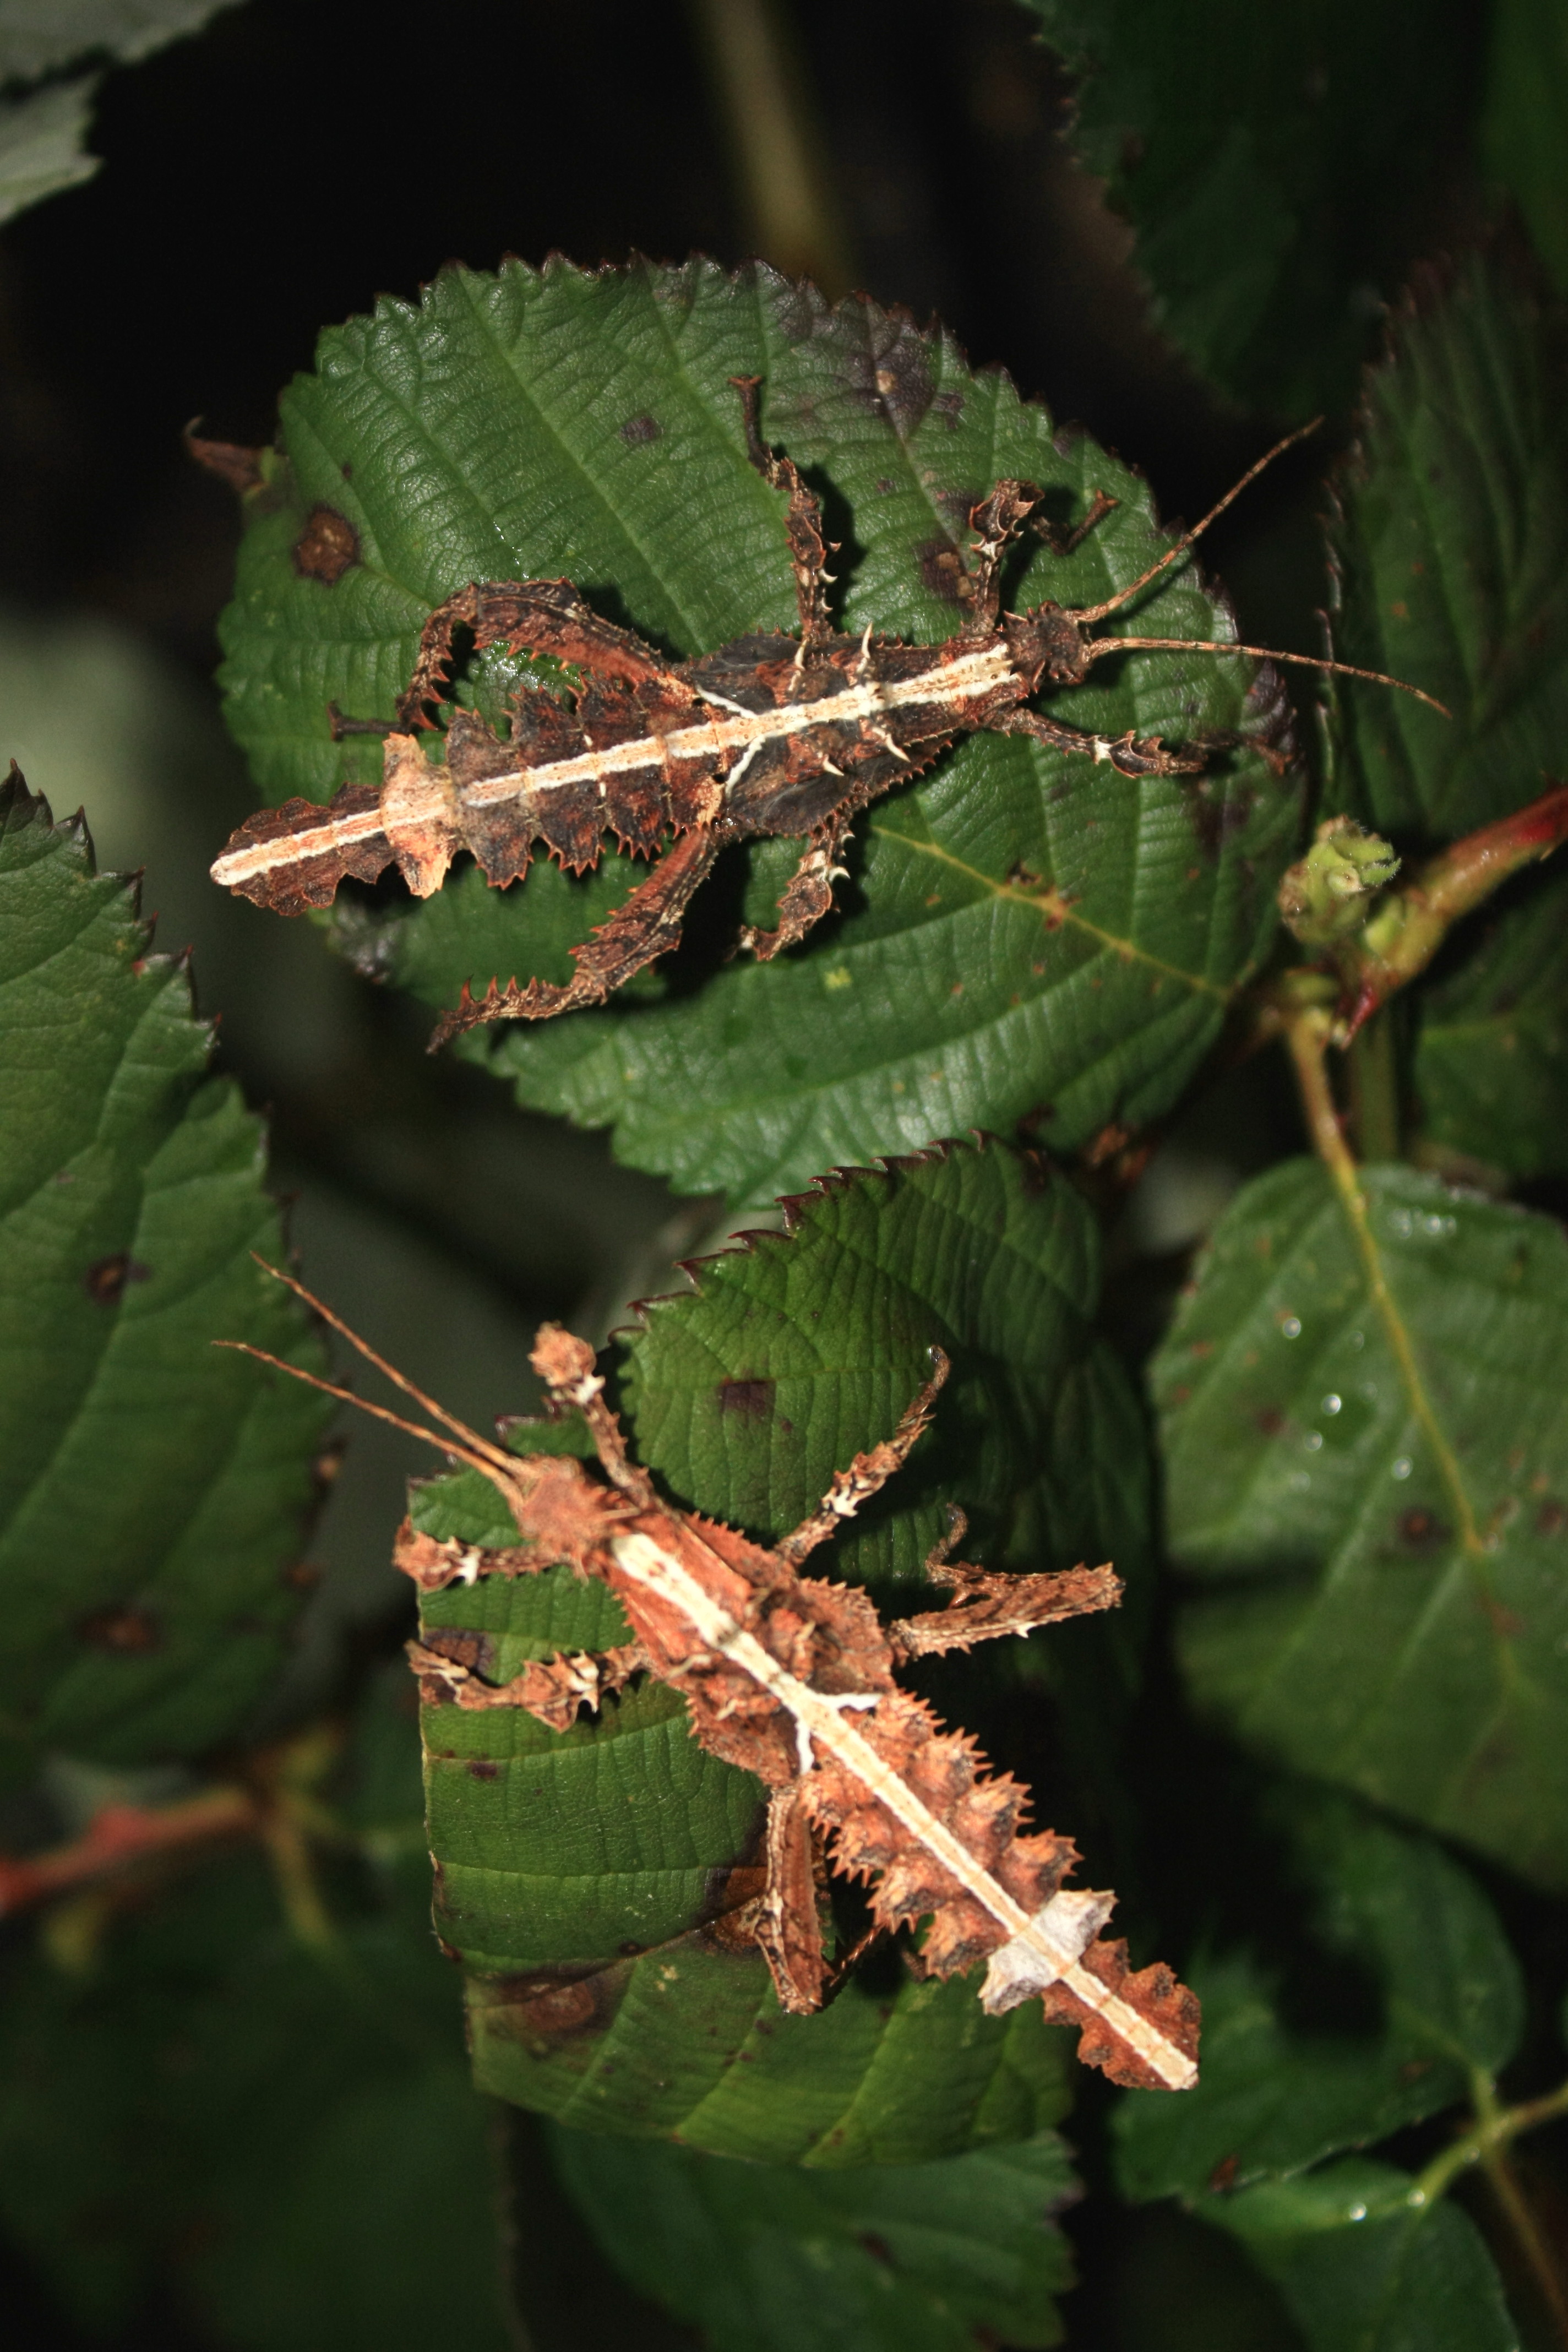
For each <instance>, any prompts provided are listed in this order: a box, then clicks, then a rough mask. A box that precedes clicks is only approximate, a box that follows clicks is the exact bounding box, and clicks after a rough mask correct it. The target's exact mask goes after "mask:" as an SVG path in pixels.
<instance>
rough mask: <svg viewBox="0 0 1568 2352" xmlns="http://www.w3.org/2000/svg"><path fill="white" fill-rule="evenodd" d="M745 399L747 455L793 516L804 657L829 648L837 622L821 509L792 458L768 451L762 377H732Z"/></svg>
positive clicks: (788, 528) (790, 525)
mask: <svg viewBox="0 0 1568 2352" xmlns="http://www.w3.org/2000/svg"><path fill="white" fill-rule="evenodd" d="M730 381H731V383H732V384H733V385H734V387H735V389H736V391H737V392H738V393H739V394H740V395H741V410H742V415H743V417H744V419H745V425H746V455H747V457H749V458H750V459H751V461H752V465H753V466H754V467H756V469H757V471H758V473H759V474H761V476H762V478H763V481H764V482H766V483H767V485H768V487H769V488H770V489H774V490H787V491H788V493H789V514H788V517H787V519H786V520H785V523H784V530H785V533H786V535H787V537H788V540H789V552H790V561H791V562H792V563H793V564H794V566H795V603H796V604H797V606H798V607H799V611H800V642H801V651H802V653H803V654H804V653H805V649H806V647H807V646H818V645H824V644H826V641H827V639H828V638H829V637H831V636H832V635H833V622H832V618H831V616H830V614H829V613H828V610H827V590H828V587H829V585H830V584H831V582H832V579H833V574H832V572H829V571H828V569H827V558H828V554H829V552H830V551H829V548H828V545H827V542H826V540H825V539H824V538H823V536H822V509H821V507H820V506H819V505H818V503H817V500H816V494H815V493H814V492H813V491H811V490H808V489H807V488H806V487H805V483H804V482H803V481H802V480H801V478H800V474H799V470H798V468H797V467H795V465H794V464H793V463H792V462H791V460H790V459H789V458H788V457H781V456H780V455H779V454H778V452H777V451H776V450H774V449H770V448H769V447H768V445H767V443H766V442H765V441H764V440H763V434H762V424H761V418H760V413H759V407H758V394H759V392H760V391H761V388H762V381H763V379H762V377H761V376H760V375H732V376H731V378H730Z"/></svg>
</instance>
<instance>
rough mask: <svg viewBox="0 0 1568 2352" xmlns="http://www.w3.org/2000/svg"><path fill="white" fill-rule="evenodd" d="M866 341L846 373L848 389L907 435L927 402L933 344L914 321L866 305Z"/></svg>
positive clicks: (903, 437)
mask: <svg viewBox="0 0 1568 2352" xmlns="http://www.w3.org/2000/svg"><path fill="white" fill-rule="evenodd" d="M865 317H866V325H867V329H868V336H867V345H866V348H865V349H864V350H863V351H860V352H855V353H854V354H853V355H852V357H851V359H850V361H849V363H848V366H847V369H846V371H845V373H846V376H847V381H848V386H849V390H850V391H851V392H852V393H854V394H856V395H857V396H858V398H859V399H860V400H861V401H862V402H863V403H864V404H865V405H866V406H867V407H868V409H870V410H871V411H872V412H873V413H876V412H878V411H880V413H881V414H882V415H885V416H886V417H887V418H888V421H889V424H890V425H892V426H893V429H894V431H895V432H896V433H898V435H899V436H900V438H901V439H908V437H909V436H910V434H912V433H913V432H914V431H915V429H916V427H917V426H918V425H919V424H920V421H921V417H922V416H924V415H925V413H926V411H927V409H928V408H929V407H930V406H931V347H930V345H929V344H928V343H927V341H926V339H925V337H924V336H923V335H922V334H921V331H920V329H919V328H918V327H917V326H916V325H915V323H914V320H912V319H910V318H907V317H906V318H899V317H897V316H896V315H895V316H889V314H888V313H887V312H885V311H882V312H879V311H878V310H877V309H876V308H875V306H874V305H872V304H869V303H868V305H867V306H866V312H865Z"/></svg>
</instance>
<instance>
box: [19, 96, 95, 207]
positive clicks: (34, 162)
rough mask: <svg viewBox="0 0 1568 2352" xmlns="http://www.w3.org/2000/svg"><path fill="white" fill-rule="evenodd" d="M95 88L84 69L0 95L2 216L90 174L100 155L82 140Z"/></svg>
mask: <svg viewBox="0 0 1568 2352" xmlns="http://www.w3.org/2000/svg"><path fill="white" fill-rule="evenodd" d="M97 89H98V77H97V75H96V74H83V75H82V76H81V77H80V78H79V79H77V80H76V81H63V82H55V83H53V84H51V86H50V87H49V88H48V89H38V90H29V91H28V92H26V94H25V95H24V96H22V97H20V98H4V99H0V221H6V220H9V219H10V218H11V216H12V215H13V214H14V213H22V212H26V210H27V207H28V206H29V205H39V204H42V203H43V201H44V198H45V197H46V196H54V195H58V194H59V193H60V191H61V189H62V188H74V187H78V186H79V185H80V184H81V182H82V181H83V180H90V179H91V177H92V175H93V173H95V172H96V171H97V169H98V161H99V159H98V157H97V156H96V155H89V153H88V152H87V147H86V140H87V129H88V124H89V121H91V119H92V101H93V98H94V95H95V94H96V92H97Z"/></svg>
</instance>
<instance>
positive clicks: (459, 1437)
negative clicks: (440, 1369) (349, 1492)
mask: <svg viewBox="0 0 1568 2352" xmlns="http://www.w3.org/2000/svg"><path fill="white" fill-rule="evenodd" d="M251 1255H252V1256H256V1253H255V1252H254V1251H253V1252H252V1253H251ZM256 1263H257V1265H258V1266H259V1267H260V1268H261V1270H262V1272H263V1273H264V1274H269V1275H270V1276H272V1279H273V1280H274V1282H280V1283H282V1284H283V1286H284V1287H285V1288H286V1289H288V1290H291V1291H292V1292H293V1293H294V1296H295V1297H296V1298H299V1299H302V1300H303V1302H304V1304H305V1305H306V1306H307V1307H309V1308H310V1311H311V1313H312V1314H314V1315H319V1316H320V1317H321V1320H322V1322H323V1323H326V1324H329V1325H330V1326H331V1328H332V1329H333V1330H334V1331H336V1332H337V1333H338V1334H339V1335H340V1337H341V1338H342V1339H346V1340H347V1341H348V1343H349V1345H350V1347H351V1348H353V1349H356V1350H357V1352H358V1353H359V1354H360V1355H362V1356H363V1358H364V1360H365V1361H366V1363H367V1364H374V1367H375V1369H376V1370H377V1371H378V1372H380V1373H381V1374H382V1375H383V1377H384V1379H386V1380H389V1381H391V1382H392V1384H393V1386H394V1387H395V1388H399V1389H401V1390H402V1391H403V1392H404V1394H405V1396H411V1397H412V1398H413V1399H414V1401H415V1402H416V1404H421V1405H423V1406H424V1408H425V1410H426V1412H430V1413H434V1414H435V1416H436V1418H437V1421H439V1422H444V1423H445V1424H446V1426H447V1429H449V1430H450V1431H452V1432H453V1437H443V1436H441V1435H440V1433H438V1432H437V1431H436V1430H433V1429H426V1428H425V1427H424V1426H423V1425H422V1424H421V1423H418V1422H415V1421H405V1419H404V1417H403V1415H402V1414H401V1413H396V1412H390V1411H389V1410H388V1409H387V1407H386V1406H385V1405H382V1404H373V1403H371V1402H370V1400H369V1399H368V1398H366V1397H362V1396H356V1395H355V1394H354V1392H353V1390H352V1389H345V1388H340V1387H338V1385H337V1384H336V1382H335V1381H327V1380H323V1379H321V1375H320V1374H319V1373H317V1372H307V1371H305V1370H302V1369H301V1368H300V1365H298V1364H289V1363H285V1361H284V1360H283V1359H282V1357H280V1356H273V1355H269V1354H268V1351H267V1349H265V1348H253V1347H252V1346H251V1345H250V1343H249V1342H248V1341H247V1340H245V1339H216V1340H215V1341H214V1342H213V1344H214V1346H215V1347H218V1348H227V1349H232V1350H233V1352H234V1353H235V1354H236V1355H240V1356H254V1357H255V1358H256V1360H257V1361H258V1363H263V1364H270V1365H271V1366H272V1367H273V1369H274V1370H276V1371H279V1372H287V1373H288V1375H289V1379H290V1380H294V1381H303V1382H304V1384H305V1386H306V1387H307V1388H312V1389H320V1390H321V1392H322V1394H323V1395H324V1396H331V1397H336V1398H338V1399H339V1401H340V1402H342V1403H343V1404H352V1405H355V1406H357V1407H358V1409H359V1411H360V1412H368V1413H370V1414H371V1415H372V1416H373V1417H374V1419H375V1420H377V1421H385V1422H390V1423H391V1424H392V1426H393V1428H394V1429H401V1430H404V1431H405V1432H406V1433H407V1434H408V1435H409V1436H410V1437H418V1438H422V1439H423V1440H424V1441H425V1443H426V1444H429V1445H434V1446H437V1448H438V1449H439V1450H440V1451H441V1452H442V1453H443V1454H456V1455H458V1456H459V1457H460V1458H461V1459H462V1460H463V1461H465V1462H467V1463H468V1466H469V1467H470V1469H474V1470H481V1471H483V1472H484V1474H485V1475H486V1476H487V1477H489V1475H490V1474H491V1471H492V1470H493V1469H494V1468H495V1467H496V1466H497V1465H502V1466H504V1467H505V1468H506V1469H507V1470H508V1471H509V1472H510V1471H512V1470H514V1469H515V1467H516V1460H517V1457H516V1456H515V1455H514V1454H506V1453H503V1452H502V1450H501V1448H500V1446H498V1445H491V1444H489V1441H488V1440H487V1439H485V1438H483V1437H481V1436H480V1435H479V1432H478V1430H474V1429H470V1428H469V1427H468V1423H467V1422H466V1421H458V1419H457V1418H456V1417H455V1415H453V1414H452V1413H449V1412H447V1408H446V1407H445V1405H442V1404H437V1402H436V1400H435V1398H434V1397H429V1396H426V1393H425V1391H424V1390H423V1389H418V1388H416V1387H415V1385H414V1382H413V1381H411V1380H408V1379H406V1378H405V1376H404V1374H403V1373H402V1372H400V1371H399V1370H397V1368H396V1366H395V1364H389V1363H388V1362H387V1360H386V1359H385V1357H384V1356H379V1355H377V1353H376V1351H375V1349H374V1348H373V1347H372V1346H371V1345H370V1342H369V1341H368V1340H367V1339H361V1338H360V1335H359V1333H358V1332H357V1331H355V1330H353V1329H352V1328H351V1327H350V1326H349V1325H348V1324H347V1323H345V1322H344V1321H343V1319H342V1316H341V1315H334V1314H333V1312H332V1310H331V1307H328V1306H327V1305H326V1304H325V1303H324V1301H323V1300H321V1299H320V1298H318V1297H316V1295H315V1293H314V1291H310V1290H307V1289H306V1287H305V1286H304V1284H303V1283H302V1282H298V1281H296V1280H295V1278H294V1276H292V1275H291V1274H285V1273H284V1272H283V1270H282V1269H281V1267H279V1266H276V1265H268V1263H267V1260H266V1259H265V1258H264V1257H258V1256H257V1257H256ZM454 1438H455V1439H456V1443H454Z"/></svg>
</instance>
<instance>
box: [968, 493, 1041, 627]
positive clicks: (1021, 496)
mask: <svg viewBox="0 0 1568 2352" xmlns="http://www.w3.org/2000/svg"><path fill="white" fill-rule="evenodd" d="M1039 497H1040V493H1039V490H1038V488H1037V486H1036V485H1035V484H1034V483H1033V482H1010V481H1009V482H998V483H997V485H996V487H995V488H994V490H993V491H992V493H991V495H990V497H989V498H988V499H981V501H980V503H979V505H978V506H976V507H973V508H971V509H970V515H969V527H970V529H971V530H973V533H974V541H973V546H972V547H971V549H970V557H971V562H970V566H969V572H968V575H967V580H966V581H965V582H962V583H960V589H961V593H963V597H964V602H965V603H966V604H968V606H969V616H968V618H967V620H966V621H965V622H964V625H963V634H964V635H965V636H966V637H988V636H989V635H991V633H992V631H993V630H994V628H995V626H996V620H997V614H998V608H999V601H1000V599H999V589H998V575H999V573H1000V572H1001V568H1002V559H1003V557H1004V556H1005V554H1006V552H1007V550H1008V548H1009V547H1010V546H1011V545H1012V543H1013V541H1015V540H1016V538H1017V536H1018V533H1019V532H1020V530H1022V529H1023V527H1024V525H1025V523H1026V521H1027V520H1028V518H1029V515H1030V513H1031V511H1032V510H1033V509H1034V508H1035V507H1036V506H1037V504H1038V503H1039Z"/></svg>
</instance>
